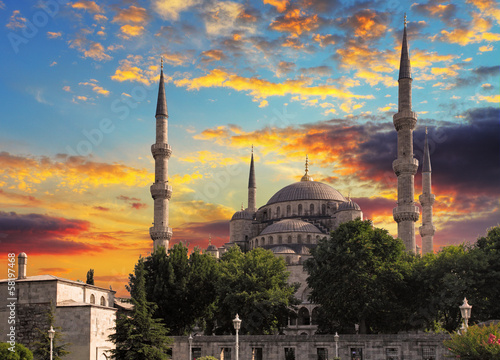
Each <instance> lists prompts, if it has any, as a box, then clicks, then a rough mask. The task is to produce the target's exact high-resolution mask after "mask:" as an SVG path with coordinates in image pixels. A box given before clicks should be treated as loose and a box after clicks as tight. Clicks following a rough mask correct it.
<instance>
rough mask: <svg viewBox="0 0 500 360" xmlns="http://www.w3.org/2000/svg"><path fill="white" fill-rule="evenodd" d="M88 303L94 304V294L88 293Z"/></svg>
mask: <svg viewBox="0 0 500 360" xmlns="http://www.w3.org/2000/svg"><path fill="white" fill-rule="evenodd" d="M90 303H91V304H95V296H94V294H90Z"/></svg>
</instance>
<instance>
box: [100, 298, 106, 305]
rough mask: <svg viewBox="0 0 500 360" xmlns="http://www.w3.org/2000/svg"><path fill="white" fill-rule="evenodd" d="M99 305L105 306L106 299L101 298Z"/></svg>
mask: <svg viewBox="0 0 500 360" xmlns="http://www.w3.org/2000/svg"><path fill="white" fill-rule="evenodd" d="M101 305H102V306H106V299H105V298H104V296H101Z"/></svg>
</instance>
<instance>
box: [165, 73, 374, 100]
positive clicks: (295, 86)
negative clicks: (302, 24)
mask: <svg viewBox="0 0 500 360" xmlns="http://www.w3.org/2000/svg"><path fill="white" fill-rule="evenodd" d="M175 85H176V86H182V87H186V88H187V89H189V90H199V89H201V88H210V87H226V88H230V89H234V90H237V91H246V92H249V94H250V95H251V96H253V97H254V99H265V98H267V97H270V96H285V95H301V96H319V97H321V98H323V99H324V98H325V97H327V96H329V97H334V98H343V99H347V98H357V99H373V98H374V97H373V95H356V94H353V93H351V92H350V91H347V90H343V89H341V88H337V87H335V86H333V85H316V86H313V85H312V80H311V79H308V78H301V79H299V80H286V81H285V82H283V83H273V82H270V81H268V80H264V79H259V78H255V77H251V78H247V77H243V76H239V75H234V74H230V73H227V72H226V71H224V70H220V69H213V70H211V71H210V73H208V74H207V75H204V76H200V77H198V78H193V79H181V80H176V81H175Z"/></svg>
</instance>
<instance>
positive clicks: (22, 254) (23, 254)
mask: <svg viewBox="0 0 500 360" xmlns="http://www.w3.org/2000/svg"><path fill="white" fill-rule="evenodd" d="M17 257H18V258H20V257H23V258H27V257H28V255H26V253H25V252H22V253H20V254H19V255H18V256H17Z"/></svg>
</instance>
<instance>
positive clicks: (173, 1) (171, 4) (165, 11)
mask: <svg viewBox="0 0 500 360" xmlns="http://www.w3.org/2000/svg"><path fill="white" fill-rule="evenodd" d="M202 3H203V0H154V1H153V9H154V10H155V11H156V12H157V13H158V14H159V15H160V16H161V17H162V18H163V19H165V20H179V17H180V13H181V12H183V11H186V10H189V9H190V8H192V7H195V6H197V5H200V4H202Z"/></svg>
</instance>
